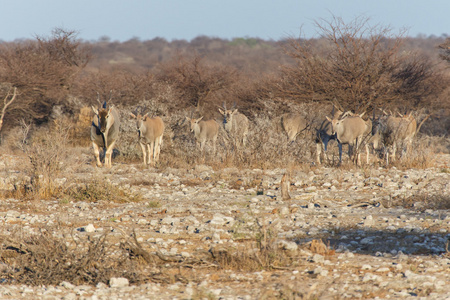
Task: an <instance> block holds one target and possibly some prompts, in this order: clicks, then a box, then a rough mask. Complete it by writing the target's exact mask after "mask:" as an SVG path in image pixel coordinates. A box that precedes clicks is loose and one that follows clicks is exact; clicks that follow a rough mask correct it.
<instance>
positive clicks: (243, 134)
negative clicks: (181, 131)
mask: <svg viewBox="0 0 450 300" xmlns="http://www.w3.org/2000/svg"><path fill="white" fill-rule="evenodd" d="M99 103H100V102H99ZM92 110H93V111H94V118H93V120H92V126H91V140H92V145H93V148H94V154H95V158H96V161H97V166H99V167H101V166H102V162H101V160H100V148H101V149H105V163H104V164H105V166H106V167H111V155H112V152H113V148H114V145H115V142H116V140H117V138H118V136H119V127H120V118H119V114H118V112H117V110H116V108H115V107H114V106H109V107H108V105H107V103H106V101H105V102H104V103H103V104H101V105H100V107H99V108H96V107H94V106H92ZM219 112H220V114H221V115H222V116H223V119H222V125H223V128H224V130H225V131H226V133H227V134H228V137H230V138H233V139H234V140H235V142H236V143H237V145H239V146H242V147H245V146H246V144H247V135H248V130H249V123H250V122H249V120H248V118H247V117H246V116H245V115H244V114H242V113H240V112H238V109H237V108H236V105H234V106H233V107H232V108H231V109H227V108H226V105H225V103H224V104H223V107H220V108H219ZM398 114H399V116H395V115H393V114H392V113H391V114H388V113H386V112H384V111H383V115H381V116H380V117H378V118H375V115H374V116H373V118H368V119H367V120H364V119H363V115H364V113H362V114H360V115H356V114H353V113H351V112H345V113H343V112H341V111H339V110H337V111H336V112H335V111H334V109H333V112H332V114H331V117H328V116H326V118H325V119H324V120H322V122H321V123H320V125H319V126H317V127H316V128H315V134H314V136H315V142H316V160H317V164H321V162H322V160H321V156H322V153H323V156H324V158H325V159H326V160H327V161H328V156H327V149H328V142H329V141H330V140H336V141H337V143H338V147H339V162H340V163H341V162H342V145H344V144H346V145H348V155H349V157H350V158H351V159H352V160H353V161H354V163H355V164H356V165H358V164H360V163H361V161H360V152H359V149H360V148H361V147H362V146H364V147H365V149H366V163H367V164H369V146H372V147H373V149H375V150H382V152H383V155H384V158H385V159H386V164H389V159H390V158H391V160H395V156H396V150H397V148H399V147H400V148H401V149H402V155H404V153H408V151H410V147H411V144H412V141H413V138H414V136H415V135H416V134H417V132H418V131H419V129H420V127H421V126H422V124H423V122H424V121H425V120H426V119H427V118H428V117H429V116H428V117H427V118H425V119H424V120H423V121H422V122H421V123H420V124H419V126H417V122H416V120H415V118H414V117H413V116H412V115H411V113H410V114H409V115H401V114H400V113H398ZM130 116H131V117H132V118H134V119H135V120H136V129H137V132H138V142H139V144H140V146H141V148H142V156H143V163H144V165H152V166H154V165H155V164H156V163H157V162H158V160H159V155H160V152H161V145H162V141H163V134H164V122H163V120H162V119H161V118H160V117H149V116H148V113H147V114H145V115H141V114H133V113H130ZM186 120H187V121H188V123H189V124H190V131H191V133H193V135H194V137H195V140H196V142H197V144H199V146H200V150H201V151H202V152H203V150H204V146H205V144H206V142H208V141H209V142H211V143H212V147H213V153H215V152H216V141H217V138H218V134H219V128H220V125H219V123H218V122H217V121H216V120H203V117H200V118H192V114H191V117H186ZM281 125H282V128H283V130H284V131H285V133H286V135H287V138H288V140H289V142H290V143H293V142H294V141H295V140H296V138H297V136H298V135H299V134H301V133H302V132H303V131H306V130H310V127H311V124H308V122H307V119H306V118H305V117H303V116H302V115H301V114H299V113H288V114H285V115H283V116H282V117H281Z"/></svg>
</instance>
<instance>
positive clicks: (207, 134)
mask: <svg viewBox="0 0 450 300" xmlns="http://www.w3.org/2000/svg"><path fill="white" fill-rule="evenodd" d="M202 119H203V117H200V118H198V119H194V118H189V117H186V120H188V121H189V122H190V130H191V132H193V133H194V137H195V139H196V141H197V143H199V144H200V150H201V151H202V152H203V148H204V147H205V143H206V141H211V142H212V144H213V153H216V141H217V136H218V135H219V124H217V122H216V121H215V120H208V121H202Z"/></svg>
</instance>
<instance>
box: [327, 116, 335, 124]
mask: <svg viewBox="0 0 450 300" xmlns="http://www.w3.org/2000/svg"><path fill="white" fill-rule="evenodd" d="M325 118H327V120H328V122H330V123H331V122H332V121H333V120H331V119H330V118H328V116H325Z"/></svg>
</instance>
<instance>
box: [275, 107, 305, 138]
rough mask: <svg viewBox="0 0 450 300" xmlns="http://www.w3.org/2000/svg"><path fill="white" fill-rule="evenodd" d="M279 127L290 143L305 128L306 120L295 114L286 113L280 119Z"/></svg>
mask: <svg viewBox="0 0 450 300" xmlns="http://www.w3.org/2000/svg"><path fill="white" fill-rule="evenodd" d="M281 125H282V126H283V129H284V131H286V134H287V136H288V139H289V142H290V143H292V142H294V141H295V139H296V138H297V135H298V134H300V133H301V132H302V131H304V130H305V129H306V128H307V122H306V119H305V118H304V117H303V116H302V115H300V114H296V113H287V114H284V115H283V116H282V117H281Z"/></svg>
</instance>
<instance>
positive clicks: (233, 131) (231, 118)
mask: <svg viewBox="0 0 450 300" xmlns="http://www.w3.org/2000/svg"><path fill="white" fill-rule="evenodd" d="M219 112H220V114H221V115H222V116H223V127H224V129H225V131H226V132H227V133H228V134H229V135H231V136H232V137H233V138H235V139H236V141H238V142H239V143H241V144H242V145H243V146H244V147H245V146H246V144H247V134H248V123H249V122H248V118H247V117H246V116H245V115H244V114H241V113H240V112H238V110H237V108H236V104H234V105H233V107H232V108H231V109H227V107H226V103H223V107H219Z"/></svg>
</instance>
